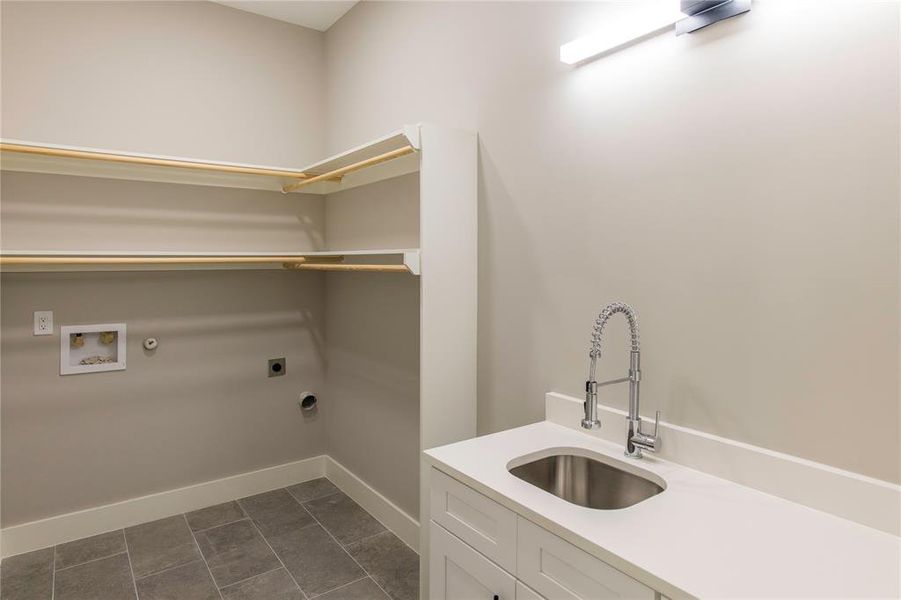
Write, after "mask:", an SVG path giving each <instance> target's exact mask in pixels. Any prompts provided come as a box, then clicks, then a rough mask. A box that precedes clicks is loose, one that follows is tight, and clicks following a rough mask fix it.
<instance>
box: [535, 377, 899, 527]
mask: <svg viewBox="0 0 901 600" xmlns="http://www.w3.org/2000/svg"><path fill="white" fill-rule="evenodd" d="M582 405H583V400H582V399H581V398H574V397H572V396H566V395H564V394H558V393H556V392H550V393H548V394H547V395H546V396H545V415H546V418H547V420H548V421H551V422H553V423H557V424H558V425H563V426H564V427H569V428H572V429H576V430H578V431H582V432H584V433H588V434H589V435H593V436H596V437H599V438H601V439H605V440H608V441H611V442H619V443H621V442H624V440H625V438H626V420H625V417H626V412H625V411H622V410H618V409H615V408H611V407H609V406H604V405H601V404H599V405H598V415H599V418H600V419H601V423H602V427H601V428H600V429H595V430H592V431H590V432H588V431H585V430H584V429H582V428H581V426H580V423H581V420H582V412H583V408H582ZM642 418H645V417H642ZM660 439H661V449H660V452H659V453H658V455H659V456H660V458H663V459H665V460H670V461H672V462H675V463H679V464H680V465H685V466H686V467H690V468H692V469H697V470H698V471H703V472H705V473H709V474H711V475H714V476H716V477H721V478H723V479H728V480H729V481H734V482H735V483H739V484H742V485H746V486H748V487H752V488H755V489H758V490H760V491H762V492H766V493H768V494H772V495H774V496H779V497H780V498H785V499H786V500H791V501H792V502H797V503H798V504H803V505H805V506H809V507H810V508H814V509H816V510H821V511H823V512H828V513H831V514H834V515H837V516H839V517H843V518H845V519H849V520H851V521H855V522H857V523H861V524H862V525H867V526H869V527H873V528H875V529H880V530H882V531H886V532H888V533H891V534H893V535H901V486H899V485H896V484H893V483H889V482H887V481H882V480H879V479H875V478H873V477H867V476H866V475H861V474H859V473H853V472H851V471H844V470H842V469H837V468H835V467H831V466H829V465H824V464H821V463H817V462H813V461H811V460H806V459H803V458H798V457H797V456H791V455H789V454H783V453H781V452H775V451H773V450H768V449H766V448H761V447H759V446H752V445H751V444H745V443H744V442H737V441H735V440H730V439H727V438H723V437H719V436H716V435H712V434H709V433H704V432H703V431H698V430H696V429H689V428H688V427H682V426H680V425H673V424H671V423H666V422H665V421H661V422H660Z"/></svg>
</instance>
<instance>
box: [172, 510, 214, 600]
mask: <svg viewBox="0 0 901 600" xmlns="http://www.w3.org/2000/svg"><path fill="white" fill-rule="evenodd" d="M181 518H182V519H184V520H185V527H187V528H188V531H189V532H190V533H191V539H192V540H194V547H195V548H197V554H199V555H200V560H202V561H203V566H205V567H206V572H207V573H208V574H209V576H210V581H212V582H213V587H214V588H216V593H217V594H218V595H219V600H223V598H222V590H221V589H220V588H219V584H218V583H217V582H216V578H215V577H213V570H212V569H210V563H208V562H207V561H206V556H204V555H203V550H201V549H200V543H199V542H198V541H197V536H195V535H194V532H193V531H191V525H190V524H189V523H188V515H186V514H184V513H182V515H181Z"/></svg>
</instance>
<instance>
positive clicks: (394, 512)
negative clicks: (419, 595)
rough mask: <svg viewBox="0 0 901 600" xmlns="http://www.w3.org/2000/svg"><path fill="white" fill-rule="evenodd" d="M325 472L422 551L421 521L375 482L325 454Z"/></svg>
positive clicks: (413, 546) (406, 540)
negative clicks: (389, 497) (371, 482)
mask: <svg viewBox="0 0 901 600" xmlns="http://www.w3.org/2000/svg"><path fill="white" fill-rule="evenodd" d="M325 458H326V461H325V476H326V477H328V478H329V479H330V480H331V482H332V483H334V484H335V485H336V486H338V487H339V488H340V489H341V491H342V492H344V493H345V494H347V495H348V496H350V497H351V498H352V499H353V500H354V502H356V503H357V504H359V505H360V506H362V507H363V508H364V509H365V510H366V512H368V513H369V514H371V515H372V516H373V517H375V518H376V519H378V520H379V522H380V523H381V524H382V525H384V526H385V527H386V528H387V529H389V530H390V531H391V532H392V533H393V534H394V535H396V536H397V537H399V538H400V539H401V541H403V542H404V543H405V544H406V545H407V546H409V547H410V548H412V549H413V550H414V551H416V552H417V553H418V552H419V521H417V520H416V519H414V518H413V517H411V516H410V515H408V514H407V513H406V512H404V510H403V509H401V508H400V507H399V506H397V505H396V504H394V503H393V502H391V500H389V499H388V498H386V497H385V496H383V495H382V494H380V493H379V492H377V491H376V490H375V489H374V488H373V487H372V486H370V485H369V484H367V483H366V482H365V481H363V480H362V479H360V478H359V477H357V476H356V475H354V474H353V473H351V472H350V471H349V470H348V469H347V468H346V467H345V466H344V465H342V464H341V463H339V462H338V461H336V460H335V459H334V458H332V457H330V456H327V457H325Z"/></svg>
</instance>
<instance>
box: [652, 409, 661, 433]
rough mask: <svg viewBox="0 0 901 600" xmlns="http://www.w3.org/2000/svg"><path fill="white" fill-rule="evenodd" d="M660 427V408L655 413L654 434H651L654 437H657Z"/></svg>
mask: <svg viewBox="0 0 901 600" xmlns="http://www.w3.org/2000/svg"><path fill="white" fill-rule="evenodd" d="M658 429H660V411H659V410H658V411H657V412H656V413H655V414H654V435H653V436H651V437H653V438H655V439H656V438H657V430H658Z"/></svg>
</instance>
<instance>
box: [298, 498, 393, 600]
mask: <svg viewBox="0 0 901 600" xmlns="http://www.w3.org/2000/svg"><path fill="white" fill-rule="evenodd" d="M300 506H301V507H302V508H303V509H304V510H306V511H307V513H308V514H309V515H310V516H311V517H313V520H314V521H316V522H317V523H319V526H320V527H322V530H323V531H324V532H325V533H326V534H327V535H328V536H329V537H330V538H332V540H334V542H335V543H336V544H338V547H339V548H341V550H343V551H344V553H345V554H346V555H347V556H349V557H350V560H352V561H354V564H356V565H357V566H358V567H360V570H361V571H363V572H364V573H366V575H367V577H369V578H370V579H372V582H373V583H374V584H375V586H376V587H377V588H379V589H380V590H382V592H384V594H385V595H386V596H388V598H391V594H389V593H388V590H386V589H385V588H383V587H382V586H381V585H380V584H379V582H378V581H376V580H375V577H373V576H372V574H371V573H370V572H369V571H367V570H366V569H365V568H364V567H363V565H361V564H360V562H359V561H358V560H357V559H356V558H354V555H353V554H351V553H350V552H348V551H347V548H345V547H344V546H342V545H341V542H339V541H338V538H336V537H335V536H333V535H332V532H331V531H329V530H328V528H326V526H325V525H323V524H322V523H320V522H319V519H317V518H316V515H314V514H313V513H312V512H310V511H309V510H307V507H306V506H304V505H303V504H301V505H300ZM364 510H365V509H364ZM366 514H369V513H366ZM370 516H371V515H370Z"/></svg>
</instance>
